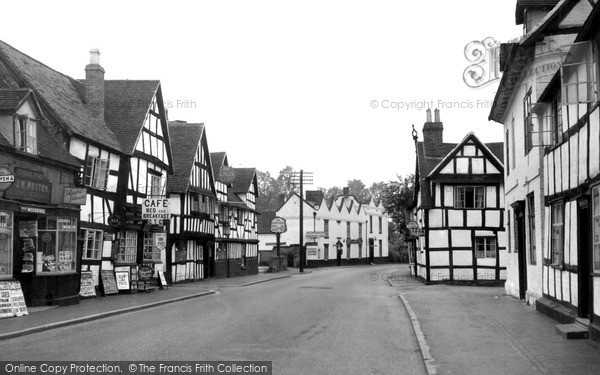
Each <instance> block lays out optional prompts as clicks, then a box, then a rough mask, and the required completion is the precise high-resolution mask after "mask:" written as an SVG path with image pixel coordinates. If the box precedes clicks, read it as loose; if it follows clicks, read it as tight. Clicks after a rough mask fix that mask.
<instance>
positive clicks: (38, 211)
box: [21, 206, 46, 215]
mask: <svg viewBox="0 0 600 375" xmlns="http://www.w3.org/2000/svg"><path fill="white" fill-rule="evenodd" d="M21 212H28V213H30V214H40V215H45V214H46V209H45V208H41V207H31V206H21Z"/></svg>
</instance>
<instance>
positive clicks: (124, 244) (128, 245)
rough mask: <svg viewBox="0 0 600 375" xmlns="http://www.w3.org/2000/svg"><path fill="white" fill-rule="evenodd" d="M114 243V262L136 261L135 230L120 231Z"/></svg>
mask: <svg viewBox="0 0 600 375" xmlns="http://www.w3.org/2000/svg"><path fill="white" fill-rule="evenodd" d="M116 245H117V256H116V263H136V262H137V232H120V233H119V234H118V236H117V241H116Z"/></svg>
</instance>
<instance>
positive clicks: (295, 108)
mask: <svg viewBox="0 0 600 375" xmlns="http://www.w3.org/2000/svg"><path fill="white" fill-rule="evenodd" d="M515 4H516V0H512V1H511V0H509V1H497V0H457V1H447V0H430V1H399V0H396V1H377V0H369V1H323V0H321V1H306V0H304V1H294V2H292V1H282V0H279V1H248V0H245V1H210V2H208V1H173V0H171V1H123V0H121V1H94V2H88V1H72V2H71V1H69V2H67V1H11V2H5V3H3V5H2V8H3V10H2V13H3V14H4V15H5V17H3V19H2V22H0V38H1V39H2V40H3V41H4V42H6V43H9V44H10V45H12V46H13V47H15V48H17V49H19V50H20V51H22V52H24V53H26V54H28V55H30V56H31V57H33V58H35V59H37V60H40V61H41V62H43V63H45V64H46V65H48V66H50V67H51V68H53V69H56V70H58V71H60V72H62V73H64V74H67V75H69V76H72V77H74V78H83V77H84V75H85V72H84V67H85V65H86V64H87V63H88V62H89V50H90V49H91V48H99V49H100V52H101V64H102V66H103V67H104V69H105V71H106V75H105V78H106V79H160V80H161V82H162V86H163V94H164V97H165V101H166V102H167V106H168V107H170V109H169V119H170V120H186V121H188V122H203V123H204V124H205V125H206V127H207V135H208V142H209V148H210V151H211V152H217V151H226V152H227V153H228V155H229V161H230V164H232V165H233V166H240V167H242V166H243V167H256V168H257V169H260V170H262V171H268V172H270V173H271V174H272V175H275V176H277V174H278V172H279V170H281V169H283V168H284V167H285V166H286V165H291V166H293V167H294V168H295V169H301V168H303V169H304V170H306V171H312V172H313V173H314V181H315V186H314V187H317V186H321V187H331V186H334V185H336V186H340V187H341V186H344V185H345V184H346V182H347V181H348V180H349V179H354V178H357V179H361V180H363V181H364V182H365V183H366V184H367V186H369V185H370V184H371V183H373V182H379V181H389V180H394V179H396V175H398V174H400V175H406V174H409V173H413V172H414V165H415V161H414V144H413V141H412V138H411V124H415V127H416V128H417V130H418V131H419V134H420V133H421V129H422V127H423V122H424V120H425V108H426V107H424V106H425V105H427V104H428V105H432V106H433V107H434V108H435V107H440V110H441V119H442V121H443V122H444V140H445V141H446V142H459V141H460V140H461V139H462V138H463V137H464V136H465V135H466V134H467V133H468V132H470V131H473V132H475V133H476V134H477V135H478V136H479V137H480V138H481V139H482V140H483V141H484V142H500V141H502V130H501V125H500V124H497V123H494V122H488V120H487V117H488V114H489V110H490V106H491V102H492V100H493V97H494V93H495V90H496V88H497V85H498V82H499V81H495V82H494V83H493V84H491V85H488V86H486V87H484V88H480V89H472V88H470V87H468V86H467V85H466V84H465V83H464V81H463V71H464V70H465V68H467V67H468V66H469V65H470V63H469V61H467V60H466V58H465V56H464V49H465V46H466V45H467V44H468V43H469V42H471V41H473V40H482V39H484V38H486V37H492V38H494V39H495V40H498V41H508V40H510V39H513V38H516V37H518V36H520V35H521V33H522V28H521V27H520V26H516V25H515ZM6 15H12V16H10V17H6ZM372 101H377V102H376V103H375V104H377V108H372V107H373V106H374V105H375V104H373V103H372ZM392 103H403V104H400V105H399V106H402V108H401V109H397V108H383V107H384V106H387V107H391V106H393V105H394V104H392ZM407 107H410V108H407ZM421 139H422V136H421ZM173 147H177V145H173Z"/></svg>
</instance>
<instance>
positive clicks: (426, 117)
mask: <svg viewBox="0 0 600 375" xmlns="http://www.w3.org/2000/svg"><path fill="white" fill-rule="evenodd" d="M426 113H427V115H426V116H425V122H431V109H429V108H427V111H426Z"/></svg>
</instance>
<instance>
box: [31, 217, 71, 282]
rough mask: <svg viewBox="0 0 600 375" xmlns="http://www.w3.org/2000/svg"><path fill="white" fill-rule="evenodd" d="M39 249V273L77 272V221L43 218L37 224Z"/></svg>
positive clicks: (63, 218) (62, 218) (66, 218)
mask: <svg viewBox="0 0 600 375" xmlns="http://www.w3.org/2000/svg"><path fill="white" fill-rule="evenodd" d="M37 227H38V236H39V241H38V244H39V249H38V257H41V259H40V260H41V262H40V261H38V266H37V271H38V272H42V273H61V272H65V273H68V272H75V271H76V269H77V267H76V265H77V219H75V218H72V217H60V216H59V217H52V216H50V217H43V218H40V219H39V220H38V222H37Z"/></svg>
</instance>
